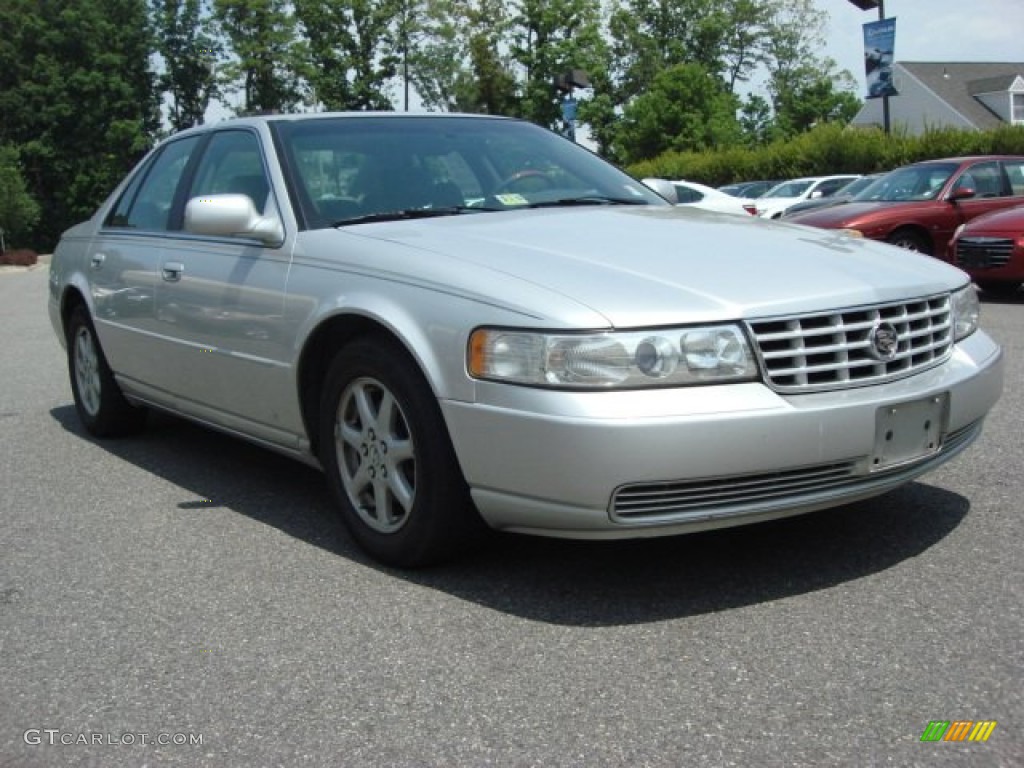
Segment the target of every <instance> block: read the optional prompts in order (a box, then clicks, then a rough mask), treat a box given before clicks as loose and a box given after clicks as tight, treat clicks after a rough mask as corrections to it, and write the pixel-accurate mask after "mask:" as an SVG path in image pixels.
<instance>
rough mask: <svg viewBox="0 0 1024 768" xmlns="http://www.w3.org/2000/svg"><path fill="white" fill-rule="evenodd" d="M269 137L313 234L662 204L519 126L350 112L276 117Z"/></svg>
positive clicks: (563, 145) (549, 137) (552, 137)
mask: <svg viewBox="0 0 1024 768" xmlns="http://www.w3.org/2000/svg"><path fill="white" fill-rule="evenodd" d="M273 130H274V132H275V138H276V139H277V141H278V143H279V146H280V147H281V149H282V154H283V156H284V158H285V162H286V164H288V165H289V166H290V171H291V174H290V175H291V178H292V179H293V185H292V186H293V190H292V193H293V195H294V197H295V202H296V207H297V208H298V209H300V210H301V211H302V213H303V215H304V218H305V223H306V226H308V227H310V228H323V227H330V226H349V225H357V224H365V223H371V222H377V221H407V220H413V219H419V218H424V217H434V216H454V215H462V214H472V213H476V214H480V213H485V212H487V213H490V212H495V211H507V210H515V209H522V208H531V207H535V208H540V207H550V206H556V205H565V206H569V205H572V206H577V205H668V203H667V202H666V201H665V200H664V199H662V198H661V197H660V196H658V195H657V194H656V193H654V192H653V191H651V190H650V189H648V188H647V187H646V186H644V185H643V184H641V183H640V182H639V181H637V180H636V179H633V178H632V177H630V176H627V175H626V174H625V173H623V172H622V171H620V170H618V169H617V168H615V167H614V166H612V165H611V164H609V163H607V162H605V161H604V160H601V159H600V158H599V157H597V156H596V155H594V154H592V153H590V152H588V151H587V150H585V149H583V148H582V147H580V146H578V145H576V144H574V143H573V142H571V141H568V140H567V139H564V138H562V137H561V136H558V135H556V134H554V133H552V132H551V131H548V130H545V129H543V128H539V127H538V126H535V125H533V124H531V123H528V122H524V121H518V120H506V119H500V118H478V117H445V118H438V117H437V116H432V117H431V119H422V118H417V117H397V116H387V117H385V116H362V115H353V116H347V117H328V118H313V119H305V120H289V119H282V120H277V121H274V123H273Z"/></svg>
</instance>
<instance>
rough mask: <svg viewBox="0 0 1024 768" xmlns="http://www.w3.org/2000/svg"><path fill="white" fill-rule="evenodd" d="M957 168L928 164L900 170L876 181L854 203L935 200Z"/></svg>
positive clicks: (948, 164)
mask: <svg viewBox="0 0 1024 768" xmlns="http://www.w3.org/2000/svg"><path fill="white" fill-rule="evenodd" d="M958 167H959V166H957V164H956V163H926V164H924V165H911V166H907V167H906V168H897V169H896V170H895V171H890V172H889V173H887V174H885V175H884V176H882V177H881V178H880V179H875V181H873V182H872V183H871V184H869V185H868V186H867V187H866V188H865V189H862V190H861V191H860V192H859V193H857V195H855V196H854V198H853V199H854V201H855V202H859V203H893V202H905V201H909V200H934V199H936V198H937V197H938V196H939V193H940V192H941V191H942V188H943V187H944V186H945V185H946V182H947V181H949V177H950V176H952V175H953V174H954V173H955V172H956V169H957V168H958Z"/></svg>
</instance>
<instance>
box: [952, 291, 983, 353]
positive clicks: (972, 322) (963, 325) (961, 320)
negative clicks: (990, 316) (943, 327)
mask: <svg viewBox="0 0 1024 768" xmlns="http://www.w3.org/2000/svg"><path fill="white" fill-rule="evenodd" d="M952 299H953V340H954V341H960V339H964V338H967V337H968V336H970V335H971V334H972V333H974V332H975V331H976V330H978V317H979V316H980V315H981V303H980V302H979V301H978V292H977V291H976V290H975V288H974V285H971V284H968V285H967V286H966V287H965V288H961V289H960V290H959V291H953V296H952Z"/></svg>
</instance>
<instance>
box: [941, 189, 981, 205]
mask: <svg viewBox="0 0 1024 768" xmlns="http://www.w3.org/2000/svg"><path fill="white" fill-rule="evenodd" d="M976 194H978V193H977V191H976V190H975V189H974V187H960V188H959V189H954V190H953V191H952V192H950V193H949V197H947V198H946V199H947V200H949V202H951V203H955V202H956V201H957V200H964V199H966V198H968V197H974V196H975V195H976Z"/></svg>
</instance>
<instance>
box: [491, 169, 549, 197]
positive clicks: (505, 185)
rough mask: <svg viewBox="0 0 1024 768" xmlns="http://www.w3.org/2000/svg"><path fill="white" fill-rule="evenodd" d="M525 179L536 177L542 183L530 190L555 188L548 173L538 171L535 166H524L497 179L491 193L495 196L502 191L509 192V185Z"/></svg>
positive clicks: (511, 185)
mask: <svg viewBox="0 0 1024 768" xmlns="http://www.w3.org/2000/svg"><path fill="white" fill-rule="evenodd" d="M526 179H536V180H537V181H539V182H541V184H542V185H541V187H540V189H538V190H531V191H541V190H545V189H554V188H555V181H554V179H552V178H551V177H550V176H549V175H548V174H546V173H544V171H538V170H537V169H536V168H526V169H524V170H522V171H516V172H515V173H513V174H512V175H511V176H509V177H508V178H507V179H503V180H501V181H499V182H498V184H497V185H496V186H495V187H494V190H493V191H492V192H491V195H494V196H497V195H500V194H502V193H504V192H510V191H512V190H511V189H510V187H513V186H515V185H516V184H518V183H519V182H521V181H524V180H526Z"/></svg>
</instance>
